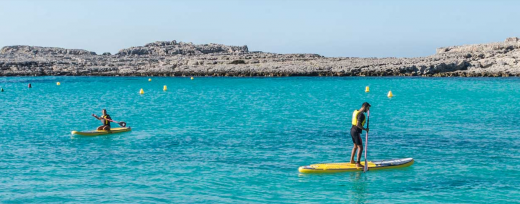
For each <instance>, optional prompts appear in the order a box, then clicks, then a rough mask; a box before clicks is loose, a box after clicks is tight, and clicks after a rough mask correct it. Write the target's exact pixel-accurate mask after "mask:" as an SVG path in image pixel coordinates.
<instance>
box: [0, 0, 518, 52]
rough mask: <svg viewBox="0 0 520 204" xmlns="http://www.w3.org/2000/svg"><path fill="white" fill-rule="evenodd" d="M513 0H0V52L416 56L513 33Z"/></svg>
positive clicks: (515, 17) (515, 23) (515, 10)
mask: <svg viewBox="0 0 520 204" xmlns="http://www.w3.org/2000/svg"><path fill="white" fill-rule="evenodd" d="M519 8H520V1H512V0H511V1H491V0H489V1H479V0H472V1H462V0H452V1H433V0H432V1H412V0H408V1H390V0H380V1H368V0H356V1H347V0H344V1H333V0H329V1H327V0H325V1H323V0H322V1H318V0H316V1H303V0H300V1H290V0H271V1H269V0H264V1H260V0H258V1H245V0H244V1H231V0H221V1H220V0H218V1H217V0H211V1H210V0H206V1H202V0H190V1H188V0H184V1H166V0H164V1H145V0H142V1H123V0H112V1H110V0H108V1H94V0H89V1H80V0H76V1H65V0H63V1H43V0H33V1H22V0H12V1H9V0H7V1H6V0H0V46H2V47H3V46H6V45H37V46H52V47H64V48H79V49H86V50H90V51H95V52H97V53H98V54H100V53H102V52H112V53H116V52H117V51H118V50H120V49H122V48H127V47H131V46H139V45H144V44H146V43H149V42H154V41H163V40H167V41H171V40H177V41H184V42H193V43H196V44H200V43H220V44H227V45H248V46H249V50H251V51H256V50H258V51H265V52H276V53H317V54H321V55H324V56H343V57H415V56H427V55H431V54H434V52H435V48H437V47H442V46H450V45H461V44H475V43H487V42H498V41H503V40H505V38H507V37H512V36H520V26H519V25H520V24H519V19H520V10H519Z"/></svg>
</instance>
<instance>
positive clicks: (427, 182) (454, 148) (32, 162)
mask: <svg viewBox="0 0 520 204" xmlns="http://www.w3.org/2000/svg"><path fill="white" fill-rule="evenodd" d="M147 79H148V78H139V77H3V78H0V86H1V87H2V88H4V90H5V92H0V104H1V110H2V111H1V112H0V125H1V128H0V150H1V151H0V175H1V176H0V200H1V201H2V202H4V203H32V202H78V203H100V202H105V203H114V202H117V203H136V202H149V203H157V202H174V203H179V202H182V203H184V202H186V203H194V202H208V203H266V202H273V203H282V202H283V203H285V202H287V203H324V202H331V203H348V202H352V203H406V202H408V203H425V202H456V203H469V202H492V203H498V202H518V199H519V198H520V187H519V186H520V185H519V184H520V180H519V178H520V170H519V169H520V140H519V139H518V137H519V135H520V129H519V127H518V124H519V119H520V116H519V113H520V107H519V106H518V104H520V79H517V78H388V77H386V78H362V77H345V78H327V77H323V78H321V77H314V78H311V77H290V78H195V79H194V80H190V79H189V78H158V77H155V78H152V79H153V81H152V82H148V80H147ZM58 81H59V82H61V86H57V85H56V82H58ZM28 83H31V84H32V86H33V88H32V89H28V88H27V84H28ZM163 85H167V86H168V91H166V92H164V91H162V88H163ZM365 86H370V90H371V92H370V93H365V92H364V88H365ZM141 88H143V89H144V91H145V94H143V95H140V94H138V92H139V89H141ZM389 90H392V92H393V93H394V95H395V97H393V98H392V99H389V98H387V97H386V93H387V92H388V91H389ZM364 101H368V102H370V103H371V104H372V108H371V115H370V129H371V132H370V135H369V143H368V145H369V146H368V151H369V152H368V157H369V159H370V160H379V159H392V158H406V157H413V158H414V159H415V160H416V163H415V164H414V165H413V166H411V167H408V168H403V169H395V170H382V171H369V172H368V173H360V172H354V173H340V174H329V175H301V174H299V173H298V171H297V169H298V167H299V166H303V165H308V164H312V163H322V162H344V161H347V160H348V158H349V156H350V150H351V148H352V140H351V138H350V136H349V130H350V125H349V124H350V120H351V118H350V117H351V114H352V111H353V110H354V109H356V108H359V107H360V105H361V103H362V102H364ZM103 108H106V109H107V110H108V113H109V114H110V115H111V116H112V118H113V119H115V120H119V121H125V122H126V123H127V124H128V126H131V127H132V128H133V130H132V132H128V133H122V134H116V135H110V136H100V137H78V136H71V134H70V131H72V130H91V129H94V128H95V127H97V126H99V125H100V122H99V121H97V120H95V119H94V118H93V117H91V116H90V114H92V113H96V114H98V115H100V114H101V109H103ZM116 126H117V125H116V124H113V127H116ZM363 140H364V137H363Z"/></svg>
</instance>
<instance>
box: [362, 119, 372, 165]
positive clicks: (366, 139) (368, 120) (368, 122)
mask: <svg viewBox="0 0 520 204" xmlns="http://www.w3.org/2000/svg"><path fill="white" fill-rule="evenodd" d="M369 125H370V111H367V129H368V126H369ZM369 130H370V129H369ZM367 147H368V131H367V136H366V138H365V166H364V167H363V172H367V171H368V162H367Z"/></svg>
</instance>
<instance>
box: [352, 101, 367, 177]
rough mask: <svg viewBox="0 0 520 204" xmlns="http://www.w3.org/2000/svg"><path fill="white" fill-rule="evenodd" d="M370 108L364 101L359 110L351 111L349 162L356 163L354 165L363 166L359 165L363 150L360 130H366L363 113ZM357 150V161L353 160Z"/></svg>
mask: <svg viewBox="0 0 520 204" xmlns="http://www.w3.org/2000/svg"><path fill="white" fill-rule="evenodd" d="M369 109H370V104H369V103H367V102H364V103H363V105H361V108H360V109H359V110H354V113H352V128H350V136H352V142H353V143H354V148H352V154H351V155H350V163H351V164H356V167H359V168H360V167H363V165H361V153H362V152H363V141H362V140H361V131H363V130H365V131H367V132H368V128H364V127H363V126H364V125H365V122H366V117H365V114H364V113H366V112H367V111H368V110H369ZM356 150H357V162H354V156H355V155H356Z"/></svg>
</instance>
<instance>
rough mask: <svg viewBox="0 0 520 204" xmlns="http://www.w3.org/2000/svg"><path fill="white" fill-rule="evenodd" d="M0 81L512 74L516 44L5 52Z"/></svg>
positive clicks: (516, 70)
mask: <svg viewBox="0 0 520 204" xmlns="http://www.w3.org/2000/svg"><path fill="white" fill-rule="evenodd" d="M0 76H239V77H249V76H266V77H274V76H427V77H451V76H461V77H479V76H485V77H508V76H520V39H519V38H517V37H512V38H507V39H506V40H505V41H504V42H497V43H488V44H476V45H462V46H452V47H443V48H438V49H437V52H436V54H434V55H431V56H427V57H416V58H357V57H323V56H321V55H318V54H275V53H266V52H259V51H254V52H252V51H249V49H248V47H247V46H227V45H222V44H201V45H195V44H193V43H184V42H176V41H160V42H154V43H149V44H146V45H144V46H138V47H130V48H126V49H122V50H120V51H119V52H118V53H116V54H114V55H112V54H111V53H103V54H101V55H98V54H96V53H95V52H91V51H87V50H81V49H63V48H55V47H36V46H18V45H17V46H6V47H3V48H2V50H1V51H0Z"/></svg>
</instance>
